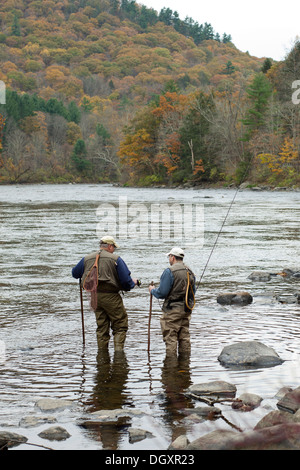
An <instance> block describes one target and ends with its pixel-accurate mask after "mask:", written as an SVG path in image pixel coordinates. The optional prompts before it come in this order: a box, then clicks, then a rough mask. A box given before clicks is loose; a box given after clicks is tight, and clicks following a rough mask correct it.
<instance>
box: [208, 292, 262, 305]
mask: <svg viewBox="0 0 300 470" xmlns="http://www.w3.org/2000/svg"><path fill="white" fill-rule="evenodd" d="M217 302H218V304H221V305H249V304H251V303H252V302H253V297H252V295H251V294H249V292H232V293H224V294H219V295H218V297H217Z"/></svg>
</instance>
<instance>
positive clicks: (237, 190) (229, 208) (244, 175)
mask: <svg viewBox="0 0 300 470" xmlns="http://www.w3.org/2000/svg"><path fill="white" fill-rule="evenodd" d="M253 157H254V154H253V155H252V157H251V158H250V160H249V162H248V165H247V167H246V169H245V172H244V174H243V177H242V178H241V181H240V183H239V186H238V187H237V189H236V191H235V193H234V196H233V199H232V201H231V203H230V205H229V207H228V210H227V213H226V215H225V218H224V220H223V222H222V225H221V228H220V230H219V232H218V234H217V237H216V239H215V242H214V244H213V247H212V249H211V251H210V253H209V256H208V259H207V261H206V264H205V266H204V269H203V271H202V274H201V276H200V279H199V281H198V283H197V285H196V290H198V288H199V286H200V284H201V281H202V278H203V276H204V273H205V271H206V269H207V266H208V264H209V261H210V259H211V257H212V254H213V252H214V250H215V248H216V246H217V243H218V240H219V237H220V235H221V233H222V231H223V228H224V225H225V223H226V220H227V218H228V215H229V213H230V211H231V208H232V206H233V204H234V201H235V199H236V197H237V194H238V192H239V190H240V187H241V184H242V183H243V182H244V181H245V179H246V176H247V175H248V172H249V170H250V166H251V164H252V160H253Z"/></svg>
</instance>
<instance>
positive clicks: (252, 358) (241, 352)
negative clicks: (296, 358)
mask: <svg viewBox="0 0 300 470" xmlns="http://www.w3.org/2000/svg"><path fill="white" fill-rule="evenodd" d="M218 360H219V362H220V363H221V364H223V365H224V366H239V367H249V366H250V367H272V366H276V365H279V364H282V363H283V362H284V361H283V360H282V359H281V358H280V357H279V356H278V354H277V353H276V352H275V351H274V349H272V348H270V347H268V346H266V345H264V344H263V343H261V342H259V341H241V342H238V343H235V344H232V345H229V346H225V347H224V348H223V350H222V352H221V354H220V355H219V357H218Z"/></svg>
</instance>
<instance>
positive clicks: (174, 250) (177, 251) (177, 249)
mask: <svg viewBox="0 0 300 470" xmlns="http://www.w3.org/2000/svg"><path fill="white" fill-rule="evenodd" d="M170 255H172V256H177V257H178V258H183V257H184V251H183V250H182V249H181V248H180V247H179V246H174V247H173V248H172V250H171V251H170V253H168V254H167V256H170Z"/></svg>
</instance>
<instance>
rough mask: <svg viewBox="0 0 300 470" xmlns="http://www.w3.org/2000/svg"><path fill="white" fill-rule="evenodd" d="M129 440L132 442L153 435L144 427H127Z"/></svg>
mask: <svg viewBox="0 0 300 470" xmlns="http://www.w3.org/2000/svg"><path fill="white" fill-rule="evenodd" d="M128 432H129V442H130V443H134V442H138V441H142V440H143V439H146V437H153V434H152V433H151V432H149V431H146V430H145V429H139V428H130V429H129V431H128Z"/></svg>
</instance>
